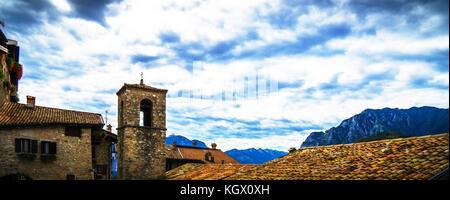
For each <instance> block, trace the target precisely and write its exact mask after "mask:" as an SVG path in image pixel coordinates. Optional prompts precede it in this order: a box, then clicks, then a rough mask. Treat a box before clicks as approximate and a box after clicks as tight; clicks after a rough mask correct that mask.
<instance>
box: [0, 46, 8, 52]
mask: <svg viewBox="0 0 450 200" xmlns="http://www.w3.org/2000/svg"><path fill="white" fill-rule="evenodd" d="M0 50H1V51H3V52H5V53H8V48H6V47H4V46H2V45H0Z"/></svg>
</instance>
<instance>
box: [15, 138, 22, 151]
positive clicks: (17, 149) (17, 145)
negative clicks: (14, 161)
mask: <svg viewBox="0 0 450 200" xmlns="http://www.w3.org/2000/svg"><path fill="white" fill-rule="evenodd" d="M14 141H15V147H16V152H21V151H20V139H18V138H16V139H15V140H14Z"/></svg>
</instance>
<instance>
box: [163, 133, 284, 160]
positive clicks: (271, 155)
mask: <svg viewBox="0 0 450 200" xmlns="http://www.w3.org/2000/svg"><path fill="white" fill-rule="evenodd" d="M194 141H195V142H197V147H203V148H208V147H207V146H206V144H205V143H204V142H202V141H200V140H189V139H188V138H186V137H184V136H181V135H170V136H168V137H166V144H169V145H171V144H173V142H176V143H177V145H183V146H193V145H192V143H193V142H194ZM224 153H226V154H227V155H229V156H231V157H232V158H234V159H235V160H237V161H239V162H240V163H242V164H261V163H265V162H267V161H269V160H273V159H275V158H278V157H280V156H284V155H286V154H287V152H283V151H276V150H272V149H255V148H250V149H243V150H238V149H232V150H229V151H225V152H224Z"/></svg>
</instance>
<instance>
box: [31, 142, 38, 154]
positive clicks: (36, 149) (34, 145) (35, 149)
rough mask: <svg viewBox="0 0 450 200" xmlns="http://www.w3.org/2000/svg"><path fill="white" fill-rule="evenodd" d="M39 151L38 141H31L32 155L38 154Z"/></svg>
mask: <svg viewBox="0 0 450 200" xmlns="http://www.w3.org/2000/svg"><path fill="white" fill-rule="evenodd" d="M37 151H38V142H37V140H31V153H37Z"/></svg>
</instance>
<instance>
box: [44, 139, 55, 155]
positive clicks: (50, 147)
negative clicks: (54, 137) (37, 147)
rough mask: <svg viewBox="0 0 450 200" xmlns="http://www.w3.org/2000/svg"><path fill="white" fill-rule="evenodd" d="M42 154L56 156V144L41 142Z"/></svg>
mask: <svg viewBox="0 0 450 200" xmlns="http://www.w3.org/2000/svg"><path fill="white" fill-rule="evenodd" d="M41 154H56V142H47V141H42V142H41Z"/></svg>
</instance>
